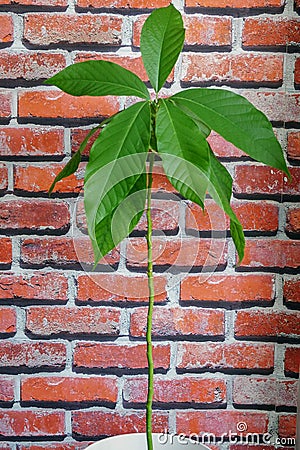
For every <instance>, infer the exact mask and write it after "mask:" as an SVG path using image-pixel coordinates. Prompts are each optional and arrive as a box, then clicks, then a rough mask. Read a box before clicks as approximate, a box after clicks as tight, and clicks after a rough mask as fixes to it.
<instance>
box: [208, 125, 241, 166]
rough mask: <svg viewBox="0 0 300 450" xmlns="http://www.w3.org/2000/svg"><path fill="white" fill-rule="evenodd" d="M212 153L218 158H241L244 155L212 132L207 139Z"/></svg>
mask: <svg viewBox="0 0 300 450" xmlns="http://www.w3.org/2000/svg"><path fill="white" fill-rule="evenodd" d="M207 140H208V142H209V144H210V146H211V148H212V150H213V152H214V153H215V154H216V156H218V157H220V158H230V159H233V158H238V159H240V158H243V157H245V156H246V155H245V153H244V152H242V150H240V149H238V148H237V147H235V146H234V145H233V144H231V143H230V142H228V141H226V140H225V139H224V138H223V137H222V136H220V135H219V134H217V133H216V132H215V131H212V132H211V133H210V135H209V136H208V138H207Z"/></svg>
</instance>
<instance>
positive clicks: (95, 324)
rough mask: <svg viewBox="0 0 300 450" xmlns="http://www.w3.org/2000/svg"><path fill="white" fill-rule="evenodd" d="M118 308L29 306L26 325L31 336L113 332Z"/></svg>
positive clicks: (117, 332) (117, 327) (116, 329)
mask: <svg viewBox="0 0 300 450" xmlns="http://www.w3.org/2000/svg"><path fill="white" fill-rule="evenodd" d="M119 325H120V311H119V310H118V309H112V308H111V309H109V308H88V307H81V308H76V307H69V308H66V307H58V306H56V307H43V308H39V307H31V308H29V309H28V310H27V320H26V329H27V331H28V332H29V333H31V334H32V335H34V336H59V335H67V336H78V335H86V334H90V335H91V336H117V335H118V334H119Z"/></svg>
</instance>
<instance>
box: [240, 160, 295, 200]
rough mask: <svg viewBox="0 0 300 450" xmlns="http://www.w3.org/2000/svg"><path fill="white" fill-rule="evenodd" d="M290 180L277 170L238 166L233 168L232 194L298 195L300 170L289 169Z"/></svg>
mask: <svg viewBox="0 0 300 450" xmlns="http://www.w3.org/2000/svg"><path fill="white" fill-rule="evenodd" d="M290 172H291V176H292V179H291V180H289V179H288V178H287V176H286V175H285V174H284V173H283V172H281V171H280V170H277V169H272V168H271V167H267V166H256V165H255V166H253V165H248V166H246V165H240V166H237V167H236V168H235V177H234V186H233V190H234V193H235V194H236V195H238V196H243V197H246V196H253V195H264V196H265V195H267V196H271V195H276V196H277V197H278V196H281V195H289V196H293V195H299V191H300V169H299V168H298V167H292V168H291V169H290Z"/></svg>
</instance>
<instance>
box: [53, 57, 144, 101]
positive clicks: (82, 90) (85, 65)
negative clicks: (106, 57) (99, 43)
mask: <svg viewBox="0 0 300 450" xmlns="http://www.w3.org/2000/svg"><path fill="white" fill-rule="evenodd" d="M45 84H50V85H55V86H57V87H58V88H60V89H61V90H62V91H64V92H67V93H68V94H71V95H75V96H81V95H91V96H103V95H134V96H137V97H140V98H145V99H149V98H150V97H149V92H148V89H147V88H146V86H145V84H144V83H143V81H142V80H141V79H140V78H139V77H138V76H137V75H135V74H134V73H132V72H130V70H127V69H124V67H121V66H119V65H118V64H115V63H113V62H110V61H85V62H81V63H77V64H72V65H71V66H68V67H66V68H65V69H63V70H61V71H60V72H59V73H57V74H56V75H54V76H53V77H51V78H49V79H48V80H46V81H45Z"/></svg>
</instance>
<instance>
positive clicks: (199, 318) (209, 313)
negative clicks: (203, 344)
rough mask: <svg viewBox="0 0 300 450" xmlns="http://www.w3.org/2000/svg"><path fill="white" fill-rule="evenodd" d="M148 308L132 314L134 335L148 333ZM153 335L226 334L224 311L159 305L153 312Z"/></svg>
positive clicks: (209, 335) (202, 335)
mask: <svg viewBox="0 0 300 450" xmlns="http://www.w3.org/2000/svg"><path fill="white" fill-rule="evenodd" d="M146 322H147V309H146V308H137V309H136V310H135V311H133V313H132V314H131V320H130V334H131V336H133V337H144V336H145V333H146ZM152 332H153V336H156V337H169V338H177V339H178V338H179V339H180V338H183V337H186V338H188V337H190V338H192V337H196V336H198V337H207V338H208V337H215V338H221V337H223V336H224V312H223V311H220V310H208V309H198V308H188V309H181V308H175V307H173V308H164V307H157V308H155V309H154V312H153V326H152Z"/></svg>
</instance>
